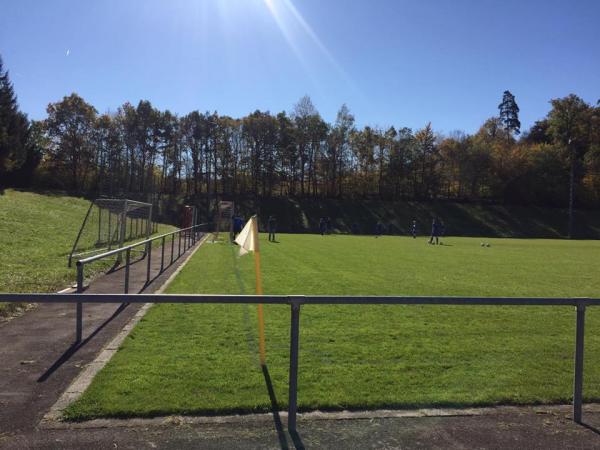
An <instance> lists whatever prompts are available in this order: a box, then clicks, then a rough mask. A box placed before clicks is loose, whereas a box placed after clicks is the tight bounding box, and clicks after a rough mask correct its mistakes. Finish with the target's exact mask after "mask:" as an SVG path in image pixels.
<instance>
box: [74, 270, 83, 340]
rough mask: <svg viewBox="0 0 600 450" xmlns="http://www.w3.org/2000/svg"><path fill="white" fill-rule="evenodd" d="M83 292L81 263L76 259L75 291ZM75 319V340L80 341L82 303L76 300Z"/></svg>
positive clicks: (81, 332)
mask: <svg viewBox="0 0 600 450" xmlns="http://www.w3.org/2000/svg"><path fill="white" fill-rule="evenodd" d="M82 292H83V264H81V263H80V262H79V261H77V293H78V294H81V293H82ZM76 316H77V317H76V319H75V342H77V343H79V342H81V338H82V336H83V303H81V302H77V310H76Z"/></svg>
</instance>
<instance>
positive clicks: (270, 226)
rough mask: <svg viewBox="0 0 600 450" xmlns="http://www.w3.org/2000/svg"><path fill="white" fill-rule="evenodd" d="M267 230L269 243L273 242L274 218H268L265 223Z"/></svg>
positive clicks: (275, 224) (275, 222)
mask: <svg viewBox="0 0 600 450" xmlns="http://www.w3.org/2000/svg"><path fill="white" fill-rule="evenodd" d="M267 228H268V230H269V241H270V242H275V232H276V231H277V219H276V218H275V216H273V215H271V216H269V220H268V221H267Z"/></svg>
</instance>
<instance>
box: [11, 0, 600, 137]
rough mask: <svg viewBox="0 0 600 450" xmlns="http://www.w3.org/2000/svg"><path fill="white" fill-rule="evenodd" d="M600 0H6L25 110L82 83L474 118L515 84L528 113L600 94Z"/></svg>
mask: <svg viewBox="0 0 600 450" xmlns="http://www.w3.org/2000/svg"><path fill="white" fill-rule="evenodd" d="M599 24H600V1H598V0H589V1H584V0H573V1H560V2H559V1H552V0H546V1H537V0H536V1H534V0H531V1H525V0H522V1H512V0H509V1H506V0H505V1H494V0H472V1H464V0H444V1H442V0H438V1H433V0H431V1H427V0H421V1H417V0H414V1H406V0H138V1H133V0H95V1H84V0H52V1H39V0H38V1H31V0H18V1H17V0H0V54H1V55H2V57H3V59H4V63H5V66H6V68H8V69H9V70H10V74H11V78H12V81H13V83H14V86H15V90H16V93H17V95H18V99H19V103H20V105H21V108H22V110H23V111H25V112H26V113H27V114H29V116H30V117H32V118H35V119H39V118H43V117H44V116H45V108H46V105H47V104H48V103H49V102H53V101H57V100H60V99H61V98H62V97H63V96H64V95H67V94H69V93H71V92H77V93H79V94H80V95H82V96H83V97H84V98H85V99H86V100H87V101H88V102H90V103H92V104H93V105H94V106H95V107H96V108H97V109H98V110H99V111H100V112H106V111H108V110H113V111H114V110H115V109H116V108H117V107H118V106H120V105H121V104H123V103H124V102H125V101H130V102H132V103H134V104H136V103H137V102H138V101H139V100H140V99H148V100H150V101H151V102H152V103H153V104H154V105H155V106H157V107H159V108H161V109H169V110H171V111H172V112H175V113H177V114H180V115H181V114H185V113H187V112H190V111H192V110H195V109H198V110H200V111H213V110H217V111H218V112H219V113H221V114H228V115H231V116H234V117H241V116H243V115H246V114H248V113H250V112H252V111H253V110H255V109H262V110H270V111H271V112H279V111H282V110H286V111H290V109H291V108H292V106H293V104H294V103H295V102H296V101H297V100H298V99H299V98H300V97H301V96H302V95H304V94H308V95H310V97H311V98H312V100H313V102H314V103H315V105H316V106H317V108H318V110H319V111H320V112H321V115H322V116H323V117H324V118H325V119H326V120H328V121H333V120H334V118H335V113H336V111H337V110H338V109H339V107H340V105H341V104H342V103H347V104H348V106H349V107H350V109H351V111H352V112H353V113H354V114H355V116H356V119H357V123H358V124H359V125H367V124H368V125H375V126H382V127H385V126H388V125H394V126H396V127H399V126H409V127H412V128H419V127H422V126H424V125H425V124H426V123H427V122H428V121H431V122H432V124H433V126H434V128H435V129H436V130H438V131H442V132H449V131H452V130H456V129H460V130H465V131H467V132H473V131H475V130H476V129H477V128H478V127H479V126H480V124H481V123H482V122H483V121H484V120H485V119H486V118H488V117H490V116H492V115H495V114H496V113H497V105H498V103H499V102H500V98H501V95H502V92H503V91H504V90H505V89H509V90H511V91H512V92H513V94H514V95H515V96H516V98H517V102H518V104H519V105H520V107H521V121H522V122H523V126H524V127H528V126H530V125H531V124H532V123H533V121H535V120H537V119H539V118H542V117H543V116H544V115H545V114H546V113H547V111H548V109H549V104H548V101H549V100H550V99H551V98H556V97H562V96H565V95H567V94H569V93H576V94H578V95H579V96H581V97H582V98H583V99H584V100H586V101H588V102H590V103H592V102H593V103H595V102H596V101H597V100H598V99H599V98H600V25H599Z"/></svg>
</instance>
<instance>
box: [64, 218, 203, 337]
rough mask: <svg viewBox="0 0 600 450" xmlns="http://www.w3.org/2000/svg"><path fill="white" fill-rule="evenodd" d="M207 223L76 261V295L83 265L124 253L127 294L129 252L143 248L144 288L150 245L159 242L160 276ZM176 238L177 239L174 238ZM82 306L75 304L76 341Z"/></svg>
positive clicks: (81, 283) (80, 289) (148, 273)
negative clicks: (166, 253) (166, 251)
mask: <svg viewBox="0 0 600 450" xmlns="http://www.w3.org/2000/svg"><path fill="white" fill-rule="evenodd" d="M207 225H208V224H207V223H201V224H198V225H194V226H191V227H187V228H181V229H179V230H175V231H171V232H169V233H165V234H161V235H160V236H155V237H153V238H150V239H146V240H143V241H140V242H136V243H134V244H131V245H127V246H125V247H120V248H116V249H114V250H110V251H108V252H104V253H101V254H99V255H94V256H90V257H88V258H84V259H80V260H79V261H77V293H78V294H80V293H82V292H83V291H84V280H85V274H84V270H85V265H86V264H90V263H93V262H96V261H99V260H101V259H105V258H110V257H112V256H115V255H117V257H119V260H120V255H122V254H123V253H125V264H124V271H125V275H124V277H125V280H124V287H123V293H124V294H129V275H130V266H131V252H132V250H133V249H135V248H137V247H142V246H143V247H144V253H143V257H142V259H144V258H146V282H145V284H144V286H147V285H148V284H150V281H151V279H152V278H151V272H152V270H151V268H152V243H153V242H154V241H158V240H159V239H160V241H161V246H160V248H161V252H160V269H159V271H158V273H157V274H156V276H158V275H160V274H162V273H163V272H164V270H165V269H166V268H168V267H169V266H171V264H173V263H174V262H175V261H177V260H178V259H179V258H180V257H181V255H182V254H183V253H185V252H186V251H187V250H188V249H189V248H190V247H192V246H194V245H195V244H196V242H197V241H198V237H199V235H200V234H201V233H202V230H201V228H203V227H206V226H207ZM169 236H170V237H171V239H170V240H171V252H170V253H171V256H170V258H169V263H168V264H167V265H165V245H166V244H167V238H168V237H169ZM175 236H177V238H175ZM175 240H177V256H176V257H175V251H176V250H175ZM82 322H83V304H82V302H77V333H76V334H77V338H76V341H77V342H80V341H81V334H82V329H83V323H82Z"/></svg>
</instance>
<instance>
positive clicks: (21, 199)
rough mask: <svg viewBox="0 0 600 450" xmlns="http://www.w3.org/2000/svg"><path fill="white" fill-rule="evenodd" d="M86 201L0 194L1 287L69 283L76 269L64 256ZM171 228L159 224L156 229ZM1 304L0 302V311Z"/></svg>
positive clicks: (45, 288)
mask: <svg viewBox="0 0 600 450" xmlns="http://www.w3.org/2000/svg"><path fill="white" fill-rule="evenodd" d="M89 204H90V202H89V200H86V199H83V198H77V197H68V196H64V195H59V194H38V193H32V192H21V191H15V190H6V191H4V193H3V194H0V237H1V238H0V291H1V292H52V291H56V290H58V289H61V288H64V287H66V286H67V285H69V284H71V283H73V281H74V280H75V269H74V268H68V267H67V256H68V255H69V252H70V251H71V246H72V245H73V241H74V239H75V237H76V236H77V232H78V231H79V227H80V226H81V222H82V221H83V218H84V217H85V214H86V212H87V210H88V207H89ZM171 229H173V227H170V226H167V225H159V232H163V233H164V232H167V231H169V230H171ZM96 269H98V270H99V269H102V266H100V265H99V266H97V267H96ZM86 270H87V274H90V273H91V272H92V271H93V270H94V269H93V268H92V267H90V268H89V269H87V268H86ZM5 308H7V305H5V304H0V313H2V310H3V309H5Z"/></svg>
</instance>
